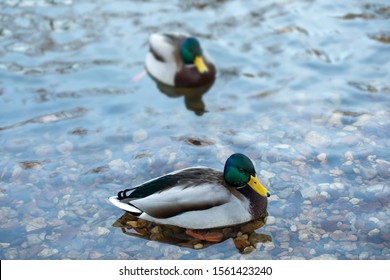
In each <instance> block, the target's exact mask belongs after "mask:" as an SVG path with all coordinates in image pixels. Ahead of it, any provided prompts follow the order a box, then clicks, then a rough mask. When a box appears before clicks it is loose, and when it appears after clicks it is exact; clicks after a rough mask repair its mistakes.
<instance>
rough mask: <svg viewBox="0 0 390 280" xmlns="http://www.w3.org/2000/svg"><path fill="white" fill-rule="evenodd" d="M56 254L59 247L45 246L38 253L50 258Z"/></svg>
mask: <svg viewBox="0 0 390 280" xmlns="http://www.w3.org/2000/svg"><path fill="white" fill-rule="evenodd" d="M55 254H58V249H49V248H44V249H43V250H42V251H41V252H39V253H38V256H40V257H42V258H48V257H51V256H53V255H55Z"/></svg>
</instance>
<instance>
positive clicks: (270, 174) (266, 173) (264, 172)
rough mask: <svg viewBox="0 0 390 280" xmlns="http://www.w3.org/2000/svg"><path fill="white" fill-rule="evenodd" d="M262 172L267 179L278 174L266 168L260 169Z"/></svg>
mask: <svg viewBox="0 0 390 280" xmlns="http://www.w3.org/2000/svg"><path fill="white" fill-rule="evenodd" d="M260 174H261V176H262V177H264V178H265V179H266V180H268V179H271V178H273V177H275V175H276V174H275V173H272V172H268V171H266V170H261V171H260Z"/></svg>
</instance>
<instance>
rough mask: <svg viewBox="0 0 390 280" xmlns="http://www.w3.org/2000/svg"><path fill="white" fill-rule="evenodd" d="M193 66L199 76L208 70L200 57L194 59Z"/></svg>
mask: <svg viewBox="0 0 390 280" xmlns="http://www.w3.org/2000/svg"><path fill="white" fill-rule="evenodd" d="M194 64H195V66H196V69H198V71H199V73H201V74H203V73H205V72H208V71H209V69H208V68H207V66H206V63H204V60H203V57H201V56H196V57H195V60H194Z"/></svg>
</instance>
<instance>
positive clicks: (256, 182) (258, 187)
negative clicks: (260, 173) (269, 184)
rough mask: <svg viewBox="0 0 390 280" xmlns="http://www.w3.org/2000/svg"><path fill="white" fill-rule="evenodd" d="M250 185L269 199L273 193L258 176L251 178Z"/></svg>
mask: <svg viewBox="0 0 390 280" xmlns="http://www.w3.org/2000/svg"><path fill="white" fill-rule="evenodd" d="M248 185H249V186H250V187H251V188H252V189H254V191H255V192H257V193H258V194H259V195H261V196H264V197H269V196H270V195H271V193H270V192H269V191H268V190H267V188H266V187H264V186H263V185H262V184H261V183H260V181H259V179H258V178H257V176H256V175H255V176H251V179H250V180H249V182H248Z"/></svg>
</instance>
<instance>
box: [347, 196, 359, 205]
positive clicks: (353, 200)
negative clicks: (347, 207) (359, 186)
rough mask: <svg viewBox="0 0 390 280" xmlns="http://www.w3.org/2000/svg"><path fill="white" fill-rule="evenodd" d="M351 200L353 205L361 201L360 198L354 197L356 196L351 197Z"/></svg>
mask: <svg viewBox="0 0 390 280" xmlns="http://www.w3.org/2000/svg"><path fill="white" fill-rule="evenodd" d="M349 202H351V203H352V204H353V205H356V204H358V203H359V202H360V199H358V198H356V197H354V198H351V199H350V200H349Z"/></svg>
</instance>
